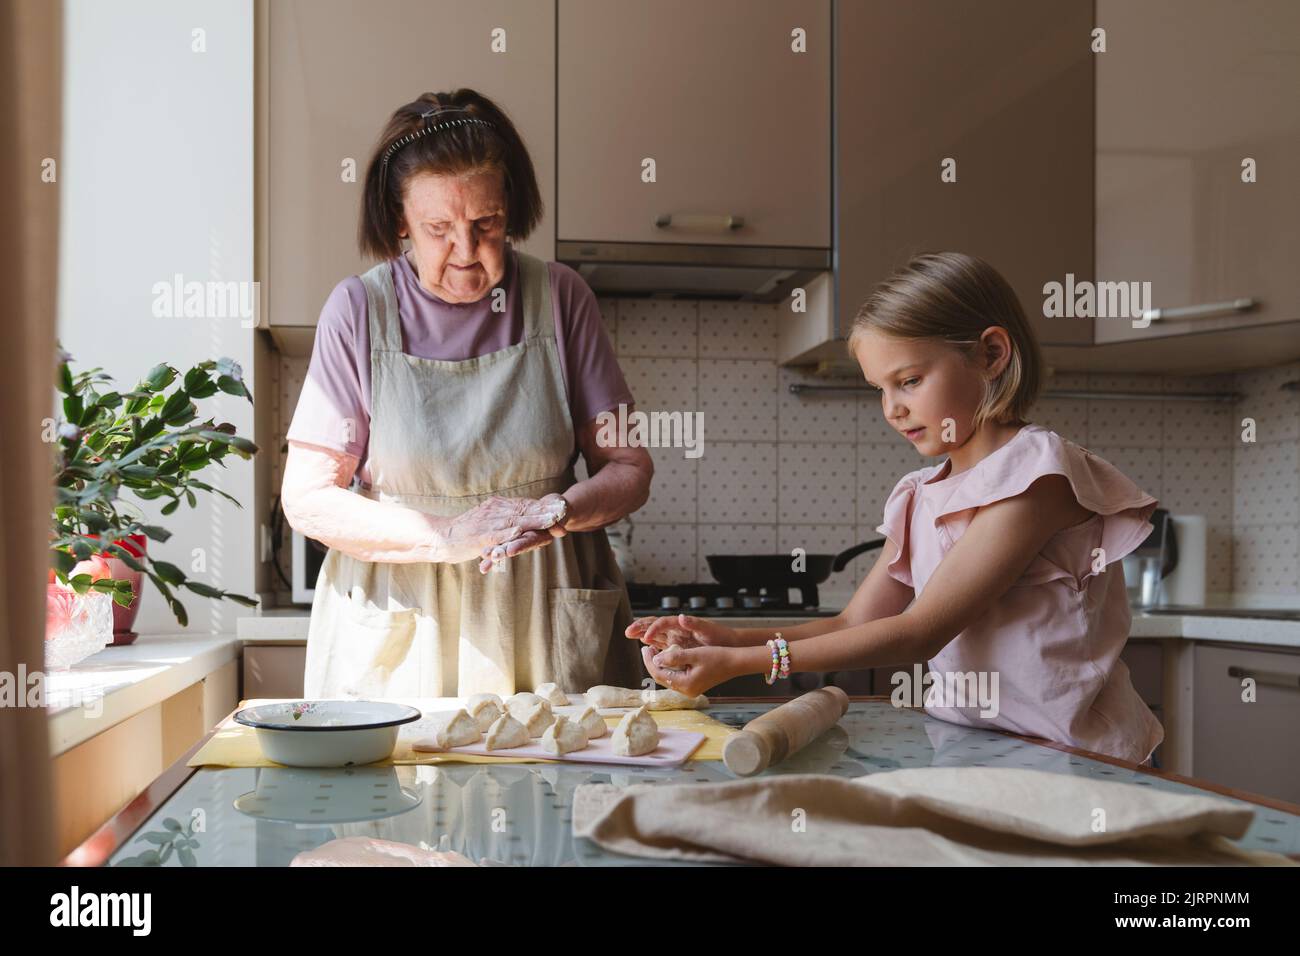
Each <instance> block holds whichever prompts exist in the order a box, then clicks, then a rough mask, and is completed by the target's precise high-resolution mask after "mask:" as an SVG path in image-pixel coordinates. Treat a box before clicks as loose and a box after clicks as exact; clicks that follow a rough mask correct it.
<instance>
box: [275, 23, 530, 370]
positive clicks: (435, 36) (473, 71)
mask: <svg viewBox="0 0 1300 956" xmlns="http://www.w3.org/2000/svg"><path fill="white" fill-rule="evenodd" d="M494 31H497V32H495V33H494ZM494 40H495V46H496V49H497V50H500V51H501V52H496V51H494ZM502 44H504V49H503V50H502V46H501V45H502ZM256 51H257V67H256V68H257V80H256V96H257V111H256V121H257V137H256V138H257V159H256V170H257V243H258V272H259V280H260V282H261V285H262V291H263V293H264V301H263V305H262V308H263V325H264V326H265V327H269V329H270V330H271V333H272V335H273V336H275V338H276V340H277V342H278V343H279V344H280V345H281V348H282V349H283V350H285V351H287V352H290V353H297V354H303V353H304V352H309V351H310V348H311V341H312V335H313V332H314V329H315V325H316V321H317V319H318V318H319V316H320V310H321V307H322V306H323V305H324V303H325V299H326V297H327V296H328V295H329V293H330V291H331V290H332V289H333V288H334V286H335V285H336V284H337V283H338V282H339V281H341V280H342V279H344V278H346V277H347V276H349V275H353V274H358V273H360V272H363V271H365V269H366V268H368V266H369V263H367V262H366V261H364V260H363V259H362V258H361V257H360V254H359V253H358V252H357V246H356V235H357V223H358V216H359V213H360V206H361V190H362V185H363V180H364V177H365V167H366V162H367V160H368V158H369V154H370V152H371V150H372V149H373V148H374V146H375V140H376V137H377V136H378V135H379V134H380V131H381V129H382V128H383V126H384V124H385V123H386V122H387V120H388V118H389V116H390V115H391V114H392V112H393V111H394V110H395V109H396V108H397V107H399V106H401V105H402V104H404V103H408V102H410V101H411V100H414V99H415V98H416V97H417V96H419V95H420V94H421V93H424V92H429V91H438V90H443V91H450V90H455V89H457V88H459V87H472V88H473V89H476V90H478V91H479V92H481V93H483V94H484V95H485V96H488V97H490V98H491V99H492V100H494V101H495V102H496V103H497V104H498V105H499V106H501V108H502V109H504V110H505V111H506V113H507V114H508V115H509V116H510V118H511V120H512V121H513V122H514V124H515V126H516V127H517V128H518V130H519V134H520V136H521V137H522V138H523V140H524V143H525V144H526V145H527V146H528V150H529V153H530V155H531V156H532V160H533V165H534V167H535V169H536V174H537V182H538V186H539V187H540V189H541V192H542V198H543V201H544V203H545V206H546V208H547V210H549V209H550V208H551V206H552V204H553V196H554V187H553V184H554V179H555V172H554V171H555V163H554V156H555V5H554V3H553V2H551V0H535V2H530V3H512V2H509V0H481V2H477V3H474V4H468V5H467V4H464V3H460V2H457V0H384V2H379V3H370V4H365V5H361V4H357V3H354V2H352V0H311V2H307V0H276V2H274V3H268V2H260V3H259V4H258V7H257V37H256ZM349 161H351V162H354V163H355V178H354V179H352V180H351V181H349V180H348V179H347V177H346V173H347V171H348V170H347V164H348V163H349ZM517 245H518V248H520V249H523V250H524V251H526V252H530V253H532V254H533V255H536V256H540V257H542V258H545V259H550V258H552V257H553V255H554V221H553V219H551V218H550V216H549V214H548V216H547V218H545V219H544V220H543V221H542V223H541V224H540V225H539V226H538V228H537V230H536V231H535V232H534V233H533V236H532V237H531V238H530V239H529V240H528V241H527V242H523V243H518V244H517Z"/></svg>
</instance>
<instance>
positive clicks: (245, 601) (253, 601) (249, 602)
mask: <svg viewBox="0 0 1300 956" xmlns="http://www.w3.org/2000/svg"><path fill="white" fill-rule="evenodd" d="M222 597H223V598H225V599H226V600H227V601H234V602H235V603H236V604H239V605H242V606H244V607H257V606H258V604H260V603H261V602H260V601H258V599H257V598H251V597H248V596H247V595H244V594H232V593H231V592H230V591H226V592H224V593H223V594H222Z"/></svg>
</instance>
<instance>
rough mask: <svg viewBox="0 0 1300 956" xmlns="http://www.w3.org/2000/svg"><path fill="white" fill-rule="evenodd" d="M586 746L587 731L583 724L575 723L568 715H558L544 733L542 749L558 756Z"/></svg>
mask: <svg viewBox="0 0 1300 956" xmlns="http://www.w3.org/2000/svg"><path fill="white" fill-rule="evenodd" d="M586 746H587V732H586V731H585V730H583V729H582V724H578V723H574V722H573V721H572V720H569V718H568V717H563V716H561V717H556V718H555V721H554V722H553V723H552V724H551V726H549V727H547V728H546V732H545V733H543V734H542V749H543V750H545V751H546V752H547V753H553V754H556V755H557V756H558V755H560V754H567V753H572V752H573V751H575V750H581V749H582V748H584V747H586Z"/></svg>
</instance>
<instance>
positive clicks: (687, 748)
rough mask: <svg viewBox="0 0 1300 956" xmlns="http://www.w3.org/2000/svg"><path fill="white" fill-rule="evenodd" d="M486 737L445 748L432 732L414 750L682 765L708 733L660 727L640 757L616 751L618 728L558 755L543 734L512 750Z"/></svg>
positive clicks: (419, 738) (417, 739) (416, 742)
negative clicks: (654, 743)
mask: <svg viewBox="0 0 1300 956" xmlns="http://www.w3.org/2000/svg"><path fill="white" fill-rule="evenodd" d="M483 737H484V739H483V741H480V742H479V743H476V744H466V745H465V746H463V747H452V748H451V749H450V750H441V749H439V748H438V746H437V744H435V743H434V742H433V735H432V734H429V735H420V736H417V737H415V738H414V739H413V740H412V741H411V749H412V750H418V751H421V752H426V753H461V754H478V755H480V756H483V757H541V758H543V759H544V760H563V761H567V762H569V763H615V764H625V765H627V766H633V767H680V766H681V765H682V764H684V763H685V762H686V758H687V757H689V756H690V755H691V754H693V753H694V752H695V751H696V749H697V748H698V747H699V746H700V744H702V743H704V734H701V733H696V732H695V731H693V730H674V729H672V728H667V727H660V728H659V746H658V747H656V748H655V749H654V750H652V751H651V752H650V753H648V754H643V755H641V756H640V757H622V756H620V755H618V754H616V753H614V746H613V742H612V741H613V737H614V729H613V728H612V727H611V728H610V732H609V733H607V734H606V735H605V736H604V737H597V738H596V739H595V740H593V741H591V742H590V743H588V744H587V746H586V747H584V748H583V749H582V750H574V751H572V752H571V753H567V754H564V755H562V756H559V757H557V756H556V755H555V754H553V753H550V752H548V751H546V750H543V749H542V739H541V738H540V737H536V738H534V740H533V742H532V743H529V744H528V745H527V746H525V747H512V748H511V749H509V750H488V749H487V744H486V740H487V735H486V734H484V735H483Z"/></svg>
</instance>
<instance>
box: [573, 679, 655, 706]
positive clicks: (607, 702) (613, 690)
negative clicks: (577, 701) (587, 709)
mask: <svg viewBox="0 0 1300 956" xmlns="http://www.w3.org/2000/svg"><path fill="white" fill-rule="evenodd" d="M587 703H588V704H590V705H591V706H592V707H640V706H641V704H642V703H643V701H642V700H641V692H640V691H639V690H632V689H631V688H630V687H610V686H609V685H608V684H597V685H596V686H595V687H592V688H589V689H588V691H587Z"/></svg>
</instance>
